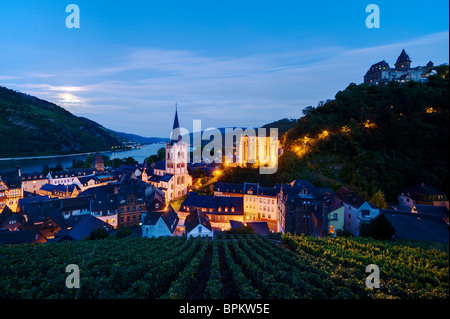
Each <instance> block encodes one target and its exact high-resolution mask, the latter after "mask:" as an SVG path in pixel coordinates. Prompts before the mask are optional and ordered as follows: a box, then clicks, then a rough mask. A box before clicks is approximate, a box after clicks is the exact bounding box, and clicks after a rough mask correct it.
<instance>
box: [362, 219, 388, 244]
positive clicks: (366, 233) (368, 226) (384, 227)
mask: <svg viewBox="0 0 450 319" xmlns="http://www.w3.org/2000/svg"><path fill="white" fill-rule="evenodd" d="M360 235H361V236H363V237H372V238H373V239H392V236H394V235H395V229H394V227H392V224H391V223H390V222H389V220H388V219H387V218H386V216H384V214H379V215H378V216H377V217H375V218H374V219H372V220H371V221H369V222H368V223H363V224H362V225H361V228H360Z"/></svg>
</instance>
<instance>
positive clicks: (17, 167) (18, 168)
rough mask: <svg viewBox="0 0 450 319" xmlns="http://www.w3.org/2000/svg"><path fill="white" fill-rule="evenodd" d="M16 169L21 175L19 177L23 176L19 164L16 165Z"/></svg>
mask: <svg viewBox="0 0 450 319" xmlns="http://www.w3.org/2000/svg"><path fill="white" fill-rule="evenodd" d="M16 170H17V174H18V175H19V177H22V172H21V171H20V166H19V165H17V166H16Z"/></svg>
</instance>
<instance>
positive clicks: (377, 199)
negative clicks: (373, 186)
mask: <svg viewBox="0 0 450 319" xmlns="http://www.w3.org/2000/svg"><path fill="white" fill-rule="evenodd" d="M370 202H371V203H372V204H374V205H376V206H377V207H379V208H381V209H386V208H387V206H388V205H387V203H386V200H385V199H384V194H383V192H382V191H381V190H378V191H377V192H376V193H375V194H373V196H372V198H371V199H370Z"/></svg>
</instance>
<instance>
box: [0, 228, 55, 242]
mask: <svg viewBox="0 0 450 319" xmlns="http://www.w3.org/2000/svg"><path fill="white" fill-rule="evenodd" d="M46 241H47V240H46V239H45V237H44V236H42V234H41V233H40V232H39V230H38V229H36V228H34V229H28V230H21V231H2V232H0V244H3V245H15V244H35V243H45V242H46Z"/></svg>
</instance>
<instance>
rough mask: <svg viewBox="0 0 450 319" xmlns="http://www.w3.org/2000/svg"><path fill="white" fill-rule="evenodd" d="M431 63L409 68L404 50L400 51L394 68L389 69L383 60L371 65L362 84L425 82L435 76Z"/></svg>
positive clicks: (408, 61)
mask: <svg viewBox="0 0 450 319" xmlns="http://www.w3.org/2000/svg"><path fill="white" fill-rule="evenodd" d="M433 68H434V64H433V62H431V61H430V62H428V63H427V65H426V66H417V67H414V68H412V67H411V59H410V58H409V56H408V54H406V52H405V49H403V50H402V53H400V55H399V57H398V58H397V62H396V63H395V67H394V68H391V67H389V64H388V63H387V62H386V61H385V60H383V61H380V62H378V63H375V64H373V65H372V66H371V67H370V68H369V70H368V71H367V73H366V75H364V83H366V84H369V85H381V84H387V83H389V82H391V81H396V82H401V83H404V82H408V81H416V82H427V81H428V77H429V76H430V75H433V74H436V71H435V70H434V69H433Z"/></svg>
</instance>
